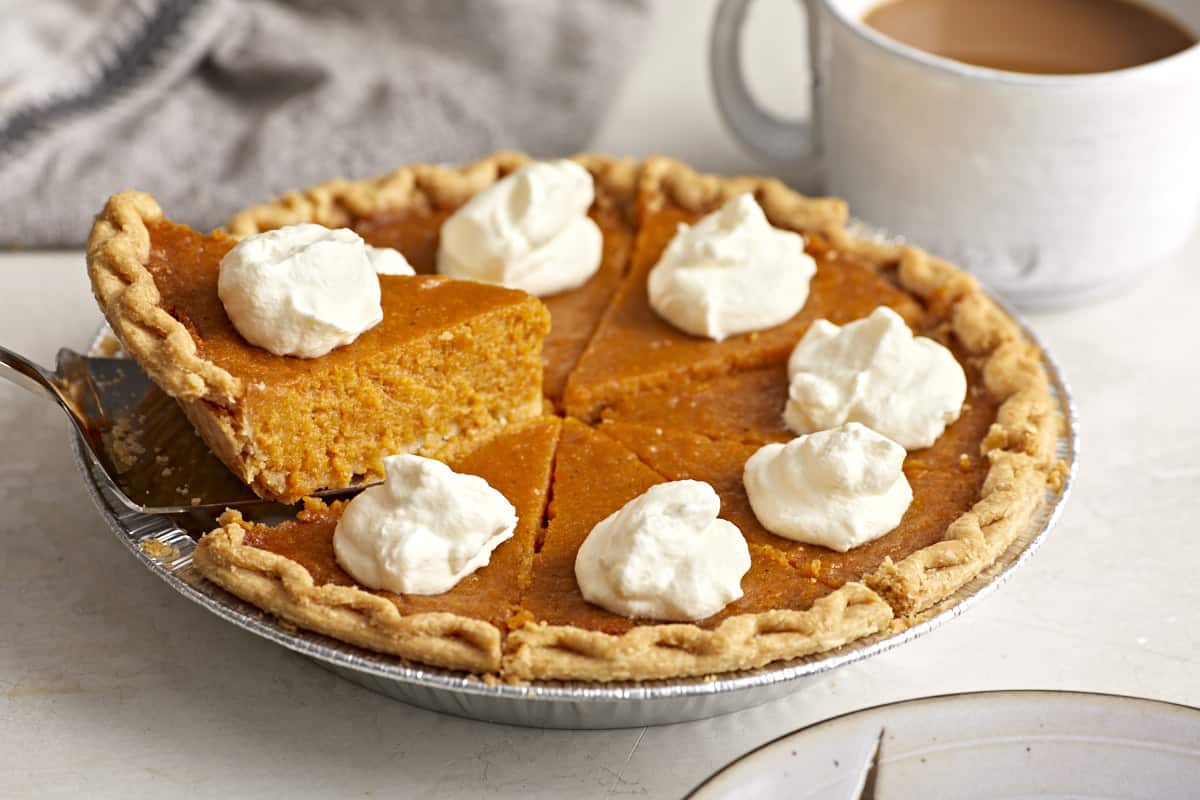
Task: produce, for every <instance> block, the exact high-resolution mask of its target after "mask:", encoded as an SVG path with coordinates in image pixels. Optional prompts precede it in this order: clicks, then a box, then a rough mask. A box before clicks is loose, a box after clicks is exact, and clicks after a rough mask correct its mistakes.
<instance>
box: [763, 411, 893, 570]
mask: <svg viewBox="0 0 1200 800" xmlns="http://www.w3.org/2000/svg"><path fill="white" fill-rule="evenodd" d="M904 456H905V451H904V448H903V447H901V446H900V445H898V444H896V443H895V442H893V441H892V440H891V439H888V438H887V437H886V436H881V435H879V434H878V433H876V432H875V431H873V430H871V429H870V428H867V427H865V426H863V425H860V424H858V423H857V422H850V423H847V424H846V425H842V426H841V427H838V428H834V429H833V430H828V431H821V432H819V433H812V434H809V435H808V436H800V437H798V438H796V439H793V440H792V441H790V442H788V443H787V444H778V443H776V444H768V445H764V446H763V447H762V448H760V449H759V450H758V451H757V452H755V453H754V455H752V456H750V458H749V459H747V460H746V467H745V471H744V473H743V476H742V477H743V481H744V482H745V485H746V495H747V496H748V497H749V499H750V506H751V508H753V509H754V515H755V516H756V517H758V521H759V522H761V523H762V525H763V527H764V528H766V529H767V530H769V531H770V532H771V533H773V534H775V535H776V536H782V537H784V538H785V539H794V540H795V541H797V542H805V543H807V544H816V545H821V546H822V547H828V548H829V549H831V550H837V551H838V552H839V553H844V552H846V551H847V550H849V549H850V548H852V547H858V546H859V545H860V544H863V543H865V542H869V541H871V540H873V539H878V538H879V537H880V536H882V535H884V534H885V533H887V532H888V531H890V530H892V529H893V528H895V527H896V526H897V525H899V524H900V519H901V518H902V517H903V516H904V512H905V511H907V510H908V507H909V505H910V504H911V503H912V487H911V486H909V483H908V478H906V477H905V476H904V469H903V467H904Z"/></svg>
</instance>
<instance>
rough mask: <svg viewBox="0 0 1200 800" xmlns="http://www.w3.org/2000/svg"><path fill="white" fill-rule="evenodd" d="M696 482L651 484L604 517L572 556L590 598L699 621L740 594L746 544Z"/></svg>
mask: <svg viewBox="0 0 1200 800" xmlns="http://www.w3.org/2000/svg"><path fill="white" fill-rule="evenodd" d="M720 510H721V499H720V498H719V497H718V496H717V493H716V492H715V491H713V488H712V487H711V486H709V485H708V484H707V483H703V482H701V481H672V482H670V483H660V484H658V485H656V486H652V487H650V488H649V489H648V490H646V492H644V493H643V494H641V495H640V496H638V497H635V498H634V499H632V500H630V501H629V502H628V503H626V504H625V505H624V506H623V507H622V508H621V509H620V510H618V511H616V512H614V513H613V514H611V515H609V516H608V517H607V518H605V519H603V520H601V521H600V522H599V523H597V524H596V527H594V528H592V531H591V533H589V534H588V536H587V538H586V539H584V541H583V544H582V545H580V547H579V553H578V555H577V556H576V558H575V579H576V581H578V583H579V589H580V591H582V592H583V597H584V599H585V600H587V601H588V602H589V603H595V604H596V605H598V606H602V607H603V608H606V609H608V610H609V611H611V612H613V613H614V614H620V615H622V616H625V617H635V618H636V617H642V618H649V619H662V620H674V621H681V620H698V619H704V618H705V617H708V616H711V615H713V614H715V613H717V612H718V611H720V610H721V609H722V608H724V607H725V606H726V605H728V604H729V603H731V602H733V601H734V600H736V599H738V598H739V597H741V596H742V576H743V575H745V574H746V572H747V571H748V570H749V569H750V548H749V547H747V546H746V540H745V539H744V538H743V537H742V533H741V531H739V530H738V529H737V527H736V526H735V525H733V523H730V522H726V521H725V520H723V519H717V514H718V513H719V512H720Z"/></svg>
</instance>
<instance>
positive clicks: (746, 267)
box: [646, 194, 817, 341]
mask: <svg viewBox="0 0 1200 800" xmlns="http://www.w3.org/2000/svg"><path fill="white" fill-rule="evenodd" d="M816 271H817V264H816V262H815V261H813V259H812V256H810V255H808V254H807V253H805V252H804V237H802V236H800V234H798V233H793V232H791V231H783V230H779V229H777V228H773V227H772V226H771V223H770V222H768V221H767V215H766V214H764V213H763V210H762V208H760V207H759V205H758V203H757V202H755V200H754V197H753V196H752V195H749V194H743V195H738V196H737V197H734V198H732V199H731V200H729V201H728V202H727V203H725V205H724V206H722V207H721V208H720V209H719V210H717V211H715V212H713V213H712V214H709V215H708V216H706V217H704V218H703V219H701V220H700V221H699V222H697V223H696V224H695V225H692V226H690V227H689V226H687V225H684V224H680V226H679V231H678V232H677V233H676V234H675V238H673V239H672V240H671V243H670V244H669V245H667V249H666V250H665V251H663V254H662V257H661V258H660V259H659V260H658V263H657V264H655V265H654V268H653V269H651V270H650V276H649V278H648V280H647V286H646V289H647V293H648V296H649V299H650V307H651V308H653V309H654V310H655V311H656V312H658V315H659V316H661V317H662V318H663V319H665V320H666V321H667V322H669V323H671V324H672V325H674V326H675V327H676V328H679V329H680V330H681V331H683V332H684V333H690V334H692V335H693V336H706V337H708V338H710V339H716V340H717V341H720V340H722V339H724V338H725V337H727V336H733V335H735V334H739V333H746V332H748V331H758V330H763V329H765V328H771V327H774V326H776V325H779V324H780V323H782V322H786V321H787V320H788V319H790V318H791V317H793V316H795V314H796V312H798V311H799V310H800V309H801V308H802V307H803V306H804V303H805V301H806V300H808V283H809V280H811V278H812V276H813V273H815V272H816Z"/></svg>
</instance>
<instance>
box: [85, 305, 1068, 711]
mask: <svg viewBox="0 0 1200 800" xmlns="http://www.w3.org/2000/svg"><path fill="white" fill-rule="evenodd" d="M1014 319H1017V321H1018V323H1020V320H1019V318H1017V317H1015V316H1014ZM1020 324H1021V328H1022V331H1023V332H1024V334H1025V336H1026V337H1028V339H1029V340H1030V341H1032V342H1035V343H1036V344H1038V346H1039V347H1040V348H1041V351H1042V353H1043V362H1044V366H1045V369H1046V373H1047V375H1048V376H1049V378H1050V386H1051V392H1052V394H1053V395H1054V399H1055V402H1056V403H1057V405H1058V410H1059V412H1060V413H1061V415H1062V418H1063V420H1064V425H1063V430H1062V434H1061V435H1060V438H1059V440H1058V457H1059V458H1061V459H1063V460H1064V461H1065V463H1066V465H1067V472H1066V478H1065V480H1064V481H1063V484H1062V487H1061V489H1060V490H1059V491H1057V492H1056V491H1053V490H1051V489H1047V491H1046V494H1045V499H1044V501H1043V502H1042V503H1041V504H1040V505H1039V507H1038V509H1037V510H1036V511H1035V513H1034V514H1033V516H1032V517H1031V519H1030V521H1029V524H1028V525H1027V526H1026V528H1025V529H1024V530H1023V531H1021V533H1020V534H1019V535H1018V536H1017V537H1016V538H1015V539H1014V541H1013V542H1012V544H1011V545H1010V546H1009V547H1008V549H1007V550H1005V551H1004V552H1003V553H1002V554H1001V555H1000V556H999V558H997V559H996V561H995V563H993V564H992V565H991V566H990V567H988V568H987V569H985V570H983V571H982V572H981V573H980V574H979V575H978V576H976V577H975V578H974V579H973V580H972V581H970V582H968V583H967V584H966V585H964V586H963V587H962V588H960V589H959V590H958V591H956V592H954V593H953V594H952V595H950V596H949V597H947V598H946V599H945V600H943V601H942V602H940V603H938V604H936V605H935V606H933V607H932V608H930V609H929V610H927V611H925V612H923V613H922V614H921V615H920V617H919V619H918V620H916V621H915V622H914V623H913V624H911V625H909V626H908V627H905V628H903V629H901V630H895V629H893V630H889V631H886V632H883V633H880V634H876V635H874V636H869V637H866V638H863V639H858V640H856V641H853V642H851V643H849V644H847V645H844V646H842V647H840V648H837V649H835V650H829V651H826V652H823V653H818V654H815V655H812V656H808V657H804V658H799V659H794V660H791V661H782V662H776V663H773V664H769V665H767V666H765V667H761V668H758V669H753V670H746V671H742V672H730V673H722V674H720V675H716V676H709V677H700V678H677V679H670V680H657V681H640V682H621V683H605V684H601V683H592V682H586V681H536V682H532V683H528V684H520V685H514V684H508V683H485V682H483V681H481V680H479V679H478V678H475V677H472V676H467V675H464V674H463V673H461V672H455V671H452V670H447V669H441V668H438V667H431V666H426V665H423V664H419V663H415V662H410V661H405V660H404V659H401V658H397V657H394V656H389V655H384V654H381V653H375V652H372V651H369V650H364V649H362V648H359V647H355V646H354V645H350V644H345V643H343V642H340V641H337V640H335V639H331V638H329V637H327V636H322V635H321V634H317V633H312V632H309V631H305V630H300V629H297V628H295V627H294V626H291V625H288V624H287V623H283V622H281V621H280V620H278V619H277V618H275V617H274V616H273V615H271V614H268V613H266V612H264V611H261V610H259V609H258V608H256V607H254V606H252V605H250V604H249V603H246V602H244V601H242V600H240V599H238V598H237V597H235V596H233V595H232V594H229V593H228V592H226V591H224V590H223V589H221V588H219V587H217V586H216V585H214V584H212V583H210V582H208V581H207V580H205V579H204V578H203V577H202V576H201V575H200V574H199V573H198V572H197V571H196V569H195V568H194V567H193V566H192V553H193V551H194V549H195V544H196V542H195V539H194V538H193V536H192V535H191V534H189V533H188V532H187V531H186V530H185V529H184V527H182V524H183V523H181V522H180V521H179V520H176V519H173V518H171V517H167V516H158V515H152V514H144V513H140V512H137V511H133V510H130V508H129V506H128V505H126V504H125V503H124V502H122V501H121V500H120V499H119V498H118V496H117V495H116V493H115V491H114V490H113V489H112V488H111V484H110V483H109V481H108V479H107V478H106V477H105V476H104V474H103V472H102V470H101V468H100V467H99V465H97V464H95V463H94V462H93V460H92V456H91V455H90V453H89V451H88V450H87V448H86V447H85V446H84V444H83V442H82V440H81V439H80V438H79V435H78V434H73V439H72V447H73V450H74V453H75V461H76V463H77V465H78V466H79V469H80V472H81V473H82V475H83V477H84V481H85V483H86V485H87V487H88V491H89V493H90V494H91V496H92V499H93V501H94V502H95V503H96V506H97V508H98V509H99V510H100V513H101V515H102V516H103V518H104V520H105V522H106V523H108V526H109V528H110V529H111V530H112V532H113V533H114V534H115V535H116V537H117V539H118V540H120V542H121V543H122V544H124V545H125V547H126V548H128V549H129V551H130V552H131V553H132V554H133V555H134V557H136V558H137V559H138V561H139V562H141V563H142V565H143V566H145V567H146V569H148V570H150V571H151V572H153V573H154V574H155V575H157V576H159V577H160V578H162V579H163V580H164V581H166V582H167V583H168V584H169V585H170V586H171V587H172V588H173V589H175V591H177V592H179V593H180V594H181V595H183V596H184V597H186V598H188V599H189V600H191V601H192V602H194V603H196V604H198V605H200V606H203V607H204V608H206V609H208V610H209V611H211V612H212V613H214V614H216V615H217V616H219V617H221V618H222V619H224V620H226V621H227V622H230V623H233V624H234V625H237V626H238V627H241V628H244V629H245V630H248V631H250V632H252V633H254V634H256V635H258V636H261V637H263V638H264V639H267V640H269V641H271V642H274V643H275V644H277V645H280V646H282V647H286V648H288V649H289V650H293V651H295V652H297V653H300V654H301V655H303V656H306V657H308V658H310V659H312V660H313V661H315V662H316V663H318V664H319V665H321V666H323V667H326V668H327V669H330V670H332V671H333V672H335V673H337V674H338V675H341V676H342V677H344V678H346V679H347V680H350V681H353V682H355V683H357V684H360V685H361V686H364V687H366V688H368V689H371V690H372V691H375V692H378V693H380V694H383V695H386V696H388V697H391V698H394V699H396V700H400V701H402V702H405V703H410V704H412V705H416V706H420V707H421V708H426V709H430V710H433V711H440V712H443V713H447V714H454V715H457V716H462V717H470V718H473V719H479V720H486V721H490V722H500V723H507V724H512V725H526V726H533V727H547V728H625V727H640V726H643V725H663V724H668V723H673V722H683V721H687V720H695V719H703V718H705V717H711V716H716V715H718V714H726V713H729V712H732V711H738V710H740V709H744V708H749V707H751V706H756V705H759V704H761V703H765V702H767V701H770V700H774V699H776V698H779V697H782V696H784V695H787V694H791V693H793V692H796V691H801V690H803V688H804V687H805V685H806V683H807V682H809V681H811V680H812V679H813V678H814V677H815V676H817V675H820V674H822V673H825V672H828V671H829V670H833V669H836V668H838V667H840V666H842V665H844V664H849V663H852V662H855V661H861V660H863V659H865V658H869V657H871V656H873V655H876V654H878V653H882V652H885V651H887V650H890V649H892V648H894V647H898V646H900V645H902V644H904V643H905V642H908V641H911V640H913V639H915V638H917V637H919V636H922V635H924V634H925V633H927V632H928V631H930V630H933V629H934V628H936V627H937V626H939V625H941V624H942V623H944V622H946V621H948V620H951V619H953V618H954V617H957V616H958V615H959V614H961V613H963V612H964V611H966V610H967V609H968V608H970V607H971V606H972V605H973V604H975V603H976V602H978V601H979V600H980V599H982V598H983V597H985V596H986V595H988V594H989V593H990V592H991V591H993V590H994V589H995V588H996V587H997V586H999V585H1000V584H1001V583H1003V582H1004V581H1005V580H1006V579H1007V578H1008V576H1009V575H1011V574H1012V571H1013V569H1014V568H1015V567H1017V566H1018V565H1019V564H1021V563H1022V562H1024V561H1025V560H1026V559H1027V558H1028V557H1029V556H1030V555H1031V554H1032V553H1033V551H1034V550H1035V549H1036V548H1037V547H1038V545H1039V544H1041V542H1042V540H1043V539H1044V538H1045V536H1046V534H1047V533H1048V532H1049V530H1050V529H1051V527H1052V526H1053V525H1054V523H1055V521H1056V520H1057V518H1058V516H1059V513H1060V512H1061V510H1062V507H1063V504H1064V502H1065V500H1066V497H1067V495H1068V493H1069V491H1070V488H1071V484H1072V481H1073V478H1074V475H1075V468H1076V456H1077V427H1078V426H1077V421H1076V416H1075V407H1074V404H1073V402H1072V400H1071V396H1070V393H1069V390H1068V387H1067V385H1066V382H1065V381H1064V379H1063V376H1062V375H1061V373H1060V372H1059V369H1058V366H1057V364H1055V363H1054V361H1053V359H1052V358H1051V357H1050V355H1049V354H1048V353H1046V350H1045V348H1044V347H1041V343H1040V342H1039V341H1038V340H1037V338H1036V337H1035V336H1034V335H1033V333H1032V332H1031V331H1030V330H1029V328H1028V326H1026V325H1024V324H1023V323H1020ZM106 333H107V328H105V329H104V330H102V331H101V334H100V336H99V337H98V340H99V338H102V337H103V336H104V335H105V334H106ZM209 527H212V525H209Z"/></svg>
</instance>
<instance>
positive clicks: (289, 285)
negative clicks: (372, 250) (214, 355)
mask: <svg viewBox="0 0 1200 800" xmlns="http://www.w3.org/2000/svg"><path fill="white" fill-rule="evenodd" d="M217 294H218V296H219V297H220V298H221V303H222V304H223V305H224V306H225V311H226V313H227V314H229V319H230V320H231V321H232V322H233V327H235V328H237V331H238V333H240V334H241V335H242V336H243V337H245V339H246V340H247V341H249V342H250V343H251V344H254V345H257V346H259V347H262V348H264V349H266V350H269V351H271V352H272V353H274V354H275V355H277V356H299V357H301V358H316V357H318V356H323V355H325V354H326V353H328V352H329V351H331V350H333V349H334V348H337V347H341V346H342V345H345V344H349V343H350V342H353V341H354V340H355V339H357V338H358V337H359V336H360V335H361V334H362V333H363V332H364V331H367V330H370V329H371V328H373V327H375V326H376V325H378V324H379V322H380V321H381V320H382V319H383V307H382V305H380V293H379V277H378V276H377V274H376V270H375V267H374V266H373V265H372V261H371V258H370V256H369V255H368V251H367V246H366V244H365V243H364V242H363V240H362V237H360V236H359V235H358V234H357V233H355V232H354V231H352V230H349V229H347V228H337V229H330V228H326V227H324V226H323V225H312V224H304V225H289V226H287V227H285V228H279V229H277V230H273V231H267V232H266V233H259V234H254V235H253V236H247V237H246V238H245V239H242V240H241V241H240V242H238V243H237V244H236V245H234V247H233V249H231V250H230V251H229V252H228V253H226V254H225V257H224V258H222V259H221V264H220V271H219V274H218V277H217Z"/></svg>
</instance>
